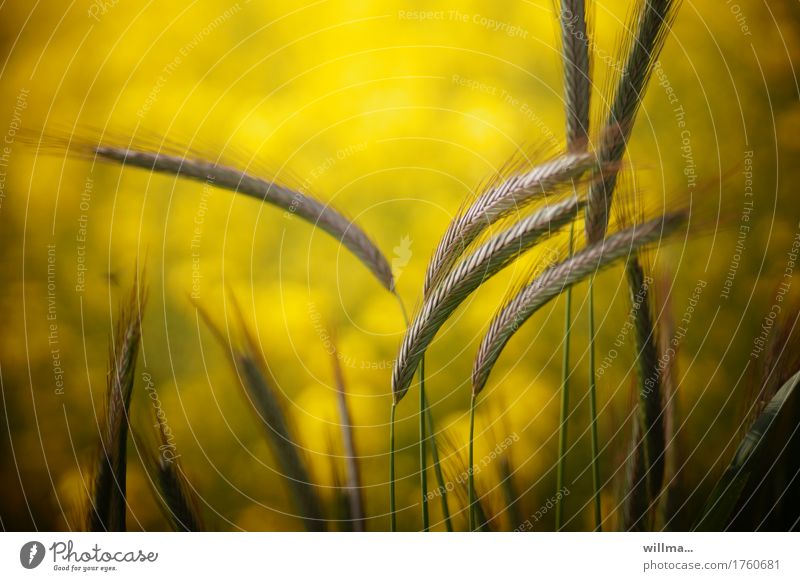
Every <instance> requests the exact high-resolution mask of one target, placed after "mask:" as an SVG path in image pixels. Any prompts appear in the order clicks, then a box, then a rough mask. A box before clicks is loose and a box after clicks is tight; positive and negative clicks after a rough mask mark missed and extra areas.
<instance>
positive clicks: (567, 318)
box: [556, 222, 575, 531]
mask: <svg viewBox="0 0 800 581" xmlns="http://www.w3.org/2000/svg"><path fill="white" fill-rule="evenodd" d="M574 240H575V223H574V222H573V223H572V224H571V225H570V228H569V256H570V257H571V256H572V251H573V247H574ZM564 298H565V304H564V359H563V361H562V363H561V423H560V424H559V427H558V469H557V472H556V490H559V491H560V490H561V489H562V488H563V487H564V474H565V472H566V469H567V418H568V417H569V344H570V333H571V327H572V287H571V286H570V287H567V290H566V291H565V297H564ZM563 523H564V498H562V499H561V500H559V501H558V503H557V504H556V530H557V531H559V530H561V526H562V524H563Z"/></svg>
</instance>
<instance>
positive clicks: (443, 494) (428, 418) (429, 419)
mask: <svg viewBox="0 0 800 581" xmlns="http://www.w3.org/2000/svg"><path fill="white" fill-rule="evenodd" d="M394 295H395V297H396V298H397V303H398V304H399V305H400V310H401V312H402V313H403V321H404V322H405V324H406V327H408V325H409V324H410V323H409V318H408V312H407V311H406V307H405V305H404V304H403V301H402V300H401V298H400V295H398V294H397V293H396V292H395V293H394ZM423 363H424V362H423ZM424 381H425V369H424V367H423V368H421V370H420V385H421V386H423V387H422V390H421V392H422V393H421V395H420V397H421V405H422V408H421V409H422V412H423V413H424V415H423V416H422V418H421V419H422V421H425V422H426V423H427V426H428V432H430V440H431V455H432V456H433V469H434V472H435V473H436V480H437V483H438V485H439V492H440V498H441V503H442V513H443V514H444V522H445V526H446V527H447V531H448V532H453V523H452V520H451V518H450V510H449V509H448V507H447V489H446V488H445V481H444V474H443V473H442V468H441V464H440V462H439V447H438V446H437V444H436V438H435V437H434V435H435V433H436V431H435V430H434V423H433V416H432V415H431V412H430V407H429V406H428V398H427V396H426V394H425V390H424ZM396 406H397V403H396V402H393V403H392V416H391V418H392V419H391V425H390V426H389V433H390V436H389V437H390V440H391V441H390V443H389V456H390V466H389V507H390V510H391V513H392V515H391V518H392V531H395V530H397V529H396V525H397V518H396V513H395V507H396V501H395V498H396V497H395V472H394V452H395V448H394V413H395V408H396ZM420 441H421V442H422V441H423V439H422V438H421V440H420ZM420 452H421V453H422V452H423V451H422V450H420ZM420 464H421V466H425V465H426V463H425V462H424V461H423V462H421V463H420ZM423 473H424V468H423ZM423 494H424V495H425V496H424V498H423V502H425V503H427V478H425V483H424V485H423ZM425 510H427V507H425ZM424 517H425V515H423V518H424ZM426 530H427V529H426Z"/></svg>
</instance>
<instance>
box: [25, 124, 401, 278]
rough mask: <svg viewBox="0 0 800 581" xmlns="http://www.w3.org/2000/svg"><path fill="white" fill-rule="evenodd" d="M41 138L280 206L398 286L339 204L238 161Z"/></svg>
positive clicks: (42, 144) (385, 263)
mask: <svg viewBox="0 0 800 581" xmlns="http://www.w3.org/2000/svg"><path fill="white" fill-rule="evenodd" d="M30 140H31V141H33V140H32V139H30ZM35 144H36V145H37V146H38V147H43V148H44V149H52V148H61V149H64V148H66V149H67V150H68V151H69V152H70V153H73V154H76V155H81V156H84V157H90V158H94V157H97V158H100V159H102V160H105V161H110V162H114V163H119V164H121V165H123V166H133V167H138V168H141V169H145V170H149V171H152V172H158V173H165V174H169V175H174V176H177V177H182V178H187V179H191V180H195V181H200V182H204V183H208V184H211V185H213V186H216V187H218V188H222V189H225V190H230V191H233V192H235V193H238V194H244V195H245V196H249V197H251V198H255V199H257V200H260V201H262V202H265V203H268V204H272V205H273V206H277V207H278V208H281V209H283V210H284V211H285V212H287V213H289V214H291V215H294V216H298V217H299V218H302V219H303V220H305V221H306V222H308V223H310V224H311V225H313V226H315V227H317V228H320V229H322V230H324V231H325V232H327V233H328V234H330V235H331V236H333V237H334V238H335V239H336V240H338V241H339V242H341V243H342V244H343V245H344V246H345V247H346V248H347V249H348V250H350V252H352V253H353V254H354V255H355V256H356V258H358V259H359V260H360V261H361V263H362V264H363V265H364V266H366V267H367V268H368V269H369V270H370V271H371V272H372V274H374V275H375V277H376V278H377V279H378V281H379V282H380V283H381V284H382V285H383V286H384V287H385V288H386V289H387V290H388V291H389V292H392V293H394V292H395V289H394V277H393V276H392V268H391V266H390V265H389V261H388V260H387V259H386V257H385V256H384V255H383V253H382V252H381V251H380V249H379V248H378V247H377V246H376V245H375V244H374V243H373V242H372V240H370V238H369V236H367V234H366V233H365V232H364V231H363V230H362V229H361V228H360V227H359V226H358V225H356V224H355V223H354V222H352V221H351V220H350V219H348V218H347V217H345V216H344V215H343V214H341V213H339V212H338V211H337V210H336V209H334V208H332V207H331V206H330V205H328V204H326V203H324V202H321V201H319V200H317V199H316V198H313V197H311V196H309V195H307V194H305V193H303V192H300V191H295V190H292V189H290V188H288V187H286V186H283V185H280V184H277V183H275V182H274V181H271V180H267V179H264V178H260V177H258V176H255V175H252V174H249V173H247V172H244V171H242V170H239V169H236V168H234V167H230V166H226V165H221V164H219V163H216V162H213V161H207V160H203V159H196V158H191V157H184V156H181V155H175V154H171V153H161V152H157V151H148V150H146V149H136V148H131V147H119V146H115V145H106V144H98V143H91V142H89V141H83V140H80V139H73V138H69V139H65V138H58V137H48V136H44V137H42V138H40V139H39V140H38V141H37V142H36V143H35Z"/></svg>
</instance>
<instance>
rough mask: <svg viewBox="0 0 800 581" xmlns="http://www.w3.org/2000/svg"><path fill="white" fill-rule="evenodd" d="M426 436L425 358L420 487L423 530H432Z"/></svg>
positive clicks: (421, 369)
mask: <svg viewBox="0 0 800 581" xmlns="http://www.w3.org/2000/svg"><path fill="white" fill-rule="evenodd" d="M427 448H428V447H427V438H426V436H425V357H423V358H422V361H420V364H419V485H420V488H421V489H422V530H423V531H426V532H427V531H429V530H430V528H431V527H430V517H429V515H428V449H427Z"/></svg>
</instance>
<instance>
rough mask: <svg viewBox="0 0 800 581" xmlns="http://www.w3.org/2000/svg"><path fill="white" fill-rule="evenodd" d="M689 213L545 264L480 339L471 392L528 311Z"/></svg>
mask: <svg viewBox="0 0 800 581" xmlns="http://www.w3.org/2000/svg"><path fill="white" fill-rule="evenodd" d="M688 215H689V214H688V212H687V211H685V210H679V211H675V212H669V213H667V214H664V215H663V216H660V217H658V218H656V219H654V220H650V221H649V222H646V223H644V224H640V225H638V226H634V227H632V228H628V229H627V230H623V231H621V232H618V233H616V234H614V235H612V236H609V237H608V238H606V239H605V240H601V241H600V242H596V243H594V244H590V245H589V246H587V247H586V248H584V249H583V250H581V251H580V252H577V253H575V254H574V255H573V256H572V258H568V259H567V260H565V261H563V262H561V263H559V264H557V265H555V266H553V267H550V268H548V269H547V270H546V271H545V272H543V273H542V274H541V275H539V276H538V277H536V278H535V279H534V280H533V281H532V282H531V283H530V284H528V285H527V286H525V287H524V288H523V289H522V291H520V292H519V293H518V294H517V295H516V296H514V298H513V299H511V300H510V301H509V302H508V303H507V304H506V305H505V306H504V307H503V308H502V309H501V311H500V313H499V314H498V315H497V316H496V317H495V318H494V320H493V321H492V323H491V325H490V326H489V331H488V332H487V333H486V336H485V337H484V338H483V341H482V342H481V345H480V348H479V349H478V354H477V356H476V358H475V363H474V365H473V371H472V392H473V394H474V395H477V394H478V393H480V392H481V390H482V389H483V388H484V386H485V385H486V381H487V380H488V379H489V374H490V373H491V371H492V368H493V367H494V364H495V363H496V362H497V359H498V358H499V357H500V354H501V353H502V351H503V349H504V348H505V346H506V343H508V341H509V340H510V339H511V337H512V336H514V334H515V333H516V332H517V330H518V329H519V328H520V327H521V326H522V324H523V323H524V322H525V321H527V320H528V318H530V317H531V315H533V314H534V313H535V312H536V311H538V310H539V309H540V308H541V307H543V306H544V305H545V304H547V303H548V302H549V301H550V300H551V299H553V298H555V297H556V296H558V295H560V294H561V293H562V292H563V291H564V289H565V288H568V287H570V286H572V285H574V284H575V283H577V282H580V281H582V280H584V279H585V278H587V277H589V276H591V275H592V274H594V273H595V272H597V271H598V270H599V269H601V268H604V267H607V266H608V265H610V264H612V263H613V262H614V261H616V260H619V259H621V258H625V257H627V256H628V255H629V254H630V253H631V252H633V251H635V250H636V249H638V248H641V247H643V246H646V245H648V244H652V243H655V242H657V241H658V240H659V239H661V238H662V237H664V236H668V235H669V234H671V233H673V232H675V231H677V230H678V228H679V227H680V226H681V225H683V224H684V223H685V222H686V220H687V219H688Z"/></svg>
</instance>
